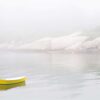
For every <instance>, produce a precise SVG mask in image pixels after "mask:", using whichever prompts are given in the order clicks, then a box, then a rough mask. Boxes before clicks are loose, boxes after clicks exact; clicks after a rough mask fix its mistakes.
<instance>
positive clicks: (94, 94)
mask: <svg viewBox="0 0 100 100" xmlns="http://www.w3.org/2000/svg"><path fill="white" fill-rule="evenodd" d="M16 76H27V77H28V80H27V81H26V85H23V86H20V87H13V88H10V89H7V90H4V91H3V90H1V91H0V99H1V100H28V99H29V100H94V99H95V100H100V95H99V94H100V54H67V53H57V52H56V53H47V52H46V53H43V52H0V78H10V77H16Z"/></svg>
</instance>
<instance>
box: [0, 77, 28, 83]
mask: <svg viewBox="0 0 100 100" xmlns="http://www.w3.org/2000/svg"><path fill="white" fill-rule="evenodd" d="M26 79H27V78H26V77H24V76H23V77H17V78H9V79H0V84H1V85H7V84H16V83H21V82H25V80H26Z"/></svg>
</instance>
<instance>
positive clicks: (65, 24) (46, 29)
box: [0, 0, 100, 42]
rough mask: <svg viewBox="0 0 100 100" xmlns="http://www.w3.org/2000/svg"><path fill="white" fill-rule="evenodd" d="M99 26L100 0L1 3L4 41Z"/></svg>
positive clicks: (0, 32)
mask: <svg viewBox="0 0 100 100" xmlns="http://www.w3.org/2000/svg"><path fill="white" fill-rule="evenodd" d="M99 26H100V1H99V0H0V41H1V42H2V41H12V40H15V41H18V40H34V39H39V38H42V37H46V36H59V35H67V34H69V33H73V32H77V31H78V32H79V31H84V30H92V29H95V28H96V27H99Z"/></svg>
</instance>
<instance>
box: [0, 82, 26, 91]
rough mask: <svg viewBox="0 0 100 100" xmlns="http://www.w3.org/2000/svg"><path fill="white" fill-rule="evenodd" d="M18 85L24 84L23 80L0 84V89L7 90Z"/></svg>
mask: <svg viewBox="0 0 100 100" xmlns="http://www.w3.org/2000/svg"><path fill="white" fill-rule="evenodd" d="M20 86H25V82H21V83H16V84H8V85H0V90H8V89H12V88H16V87H20Z"/></svg>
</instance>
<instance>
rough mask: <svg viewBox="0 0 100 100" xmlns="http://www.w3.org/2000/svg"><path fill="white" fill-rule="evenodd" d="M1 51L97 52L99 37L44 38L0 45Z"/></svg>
mask: <svg viewBox="0 0 100 100" xmlns="http://www.w3.org/2000/svg"><path fill="white" fill-rule="evenodd" d="M0 49H1V50H35V51H66V52H90V51H91V52H99V50H100V37H95V38H91V37H90V36H87V35H84V34H83V33H81V32H80V33H79V32H77V33H73V34H71V35H67V36H59V37H45V38H41V39H39V40H35V41H32V42H24V41H20V42H14V41H11V42H10V43H2V44H0Z"/></svg>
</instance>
